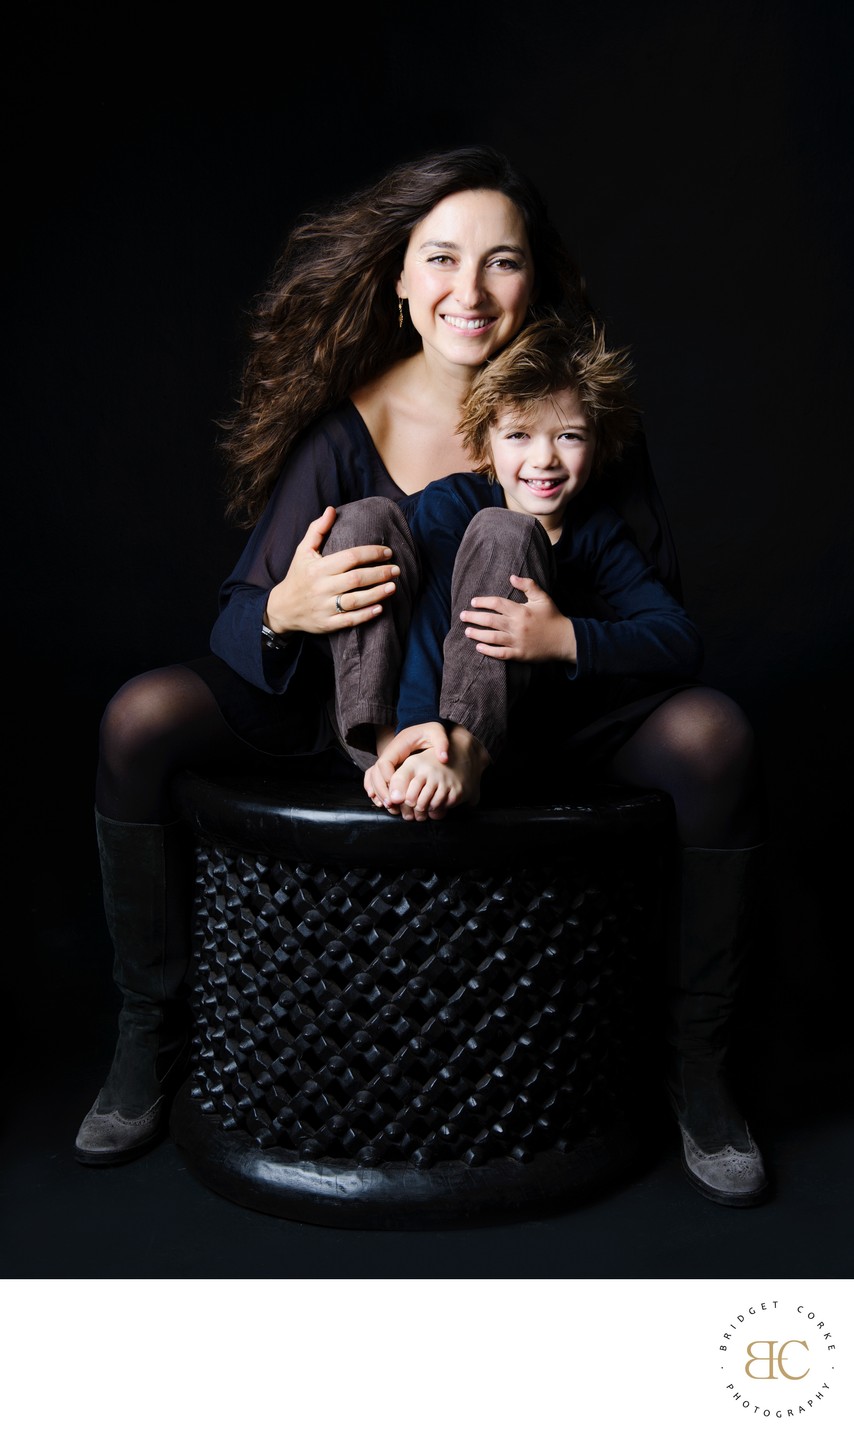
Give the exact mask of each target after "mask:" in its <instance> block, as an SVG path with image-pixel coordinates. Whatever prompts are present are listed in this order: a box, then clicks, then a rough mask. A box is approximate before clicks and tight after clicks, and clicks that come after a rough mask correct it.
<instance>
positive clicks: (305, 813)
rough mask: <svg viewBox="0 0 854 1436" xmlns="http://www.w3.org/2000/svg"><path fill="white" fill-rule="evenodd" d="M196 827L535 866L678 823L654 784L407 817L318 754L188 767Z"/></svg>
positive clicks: (317, 850)
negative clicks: (320, 767)
mask: <svg viewBox="0 0 854 1436" xmlns="http://www.w3.org/2000/svg"><path fill="white" fill-rule="evenodd" d="M174 788H175V796H176V800H177V803H178V807H179V811H180V813H181V815H182V817H183V818H184V820H185V821H186V822H187V823H188V824H189V825H190V827H191V828H192V829H193V831H194V832H195V833H196V834H197V835H199V836H202V837H206V838H208V839H213V840H215V841H219V842H222V843H224V844H226V846H229V847H237V848H239V849H248V850H249V851H251V852H256V853H258V852H261V853H271V854H274V855H276V856H279V857H287V858H297V859H301V860H302V861H306V862H312V861H321V862H343V863H345V864H346V865H347V866H348V867H366V866H368V865H373V864H379V865H381V866H389V867H399V868H401V869H407V868H412V867H426V868H441V867H443V866H446V865H447V866H451V867H454V868H459V867H460V866H461V865H464V866H467V867H471V868H474V867H480V866H484V865H491V864H493V863H496V862H502V863H504V864H507V865H510V866H514V865H519V866H530V864H531V863H532V862H543V861H548V860H551V861H555V860H557V859H562V858H564V857H565V856H567V855H568V853H569V852H571V851H572V850H573V849H574V848H577V849H578V850H579V851H587V850H588V849H589V847H590V845H591V844H592V843H596V844H600V843H601V844H605V845H607V846H609V847H610V846H611V845H613V844H615V843H632V842H634V843H637V842H643V843H649V842H650V841H659V842H662V843H663V842H664V841H665V839H666V838H667V837H668V836H669V835H670V834H671V833H672V829H673V807H672V803H671V800H670V798H669V797H668V796H667V795H666V794H664V793H661V792H658V791H655V790H651V789H650V790H644V789H637V788H629V787H622V786H619V785H609V784H597V785H595V786H594V785H591V786H589V787H583V788H582V787H579V788H578V790H577V791H575V790H573V793H572V794H571V795H569V794H564V793H561V794H560V795H559V796H558V797H556V800H555V801H554V802H538V801H531V800H530V799H526V798H525V797H523V796H521V795H515V794H514V795H510V794H506V793H500V792H495V791H493V792H491V793H489V794H487V795H485V796H484V798H483V799H482V801H481V803H480V804H479V805H478V806H477V807H474V808H472V807H463V808H458V809H456V810H454V811H452V812H451V813H449V814H448V815H447V817H445V818H443V819H440V820H438V821H437V820H435V819H428V820H427V821H426V822H418V823H416V822H404V821H403V819H402V818H399V817H393V816H392V815H391V814H390V813H385V812H383V811H382V810H381V809H379V808H375V807H374V805H373V804H372V803H371V801H370V799H369V798H368V796H367V794H366V793H365V791H364V789H363V787H362V778H361V774H360V773H358V772H357V771H356V770H355V769H354V771H353V775H352V777H351V775H350V774H349V773H335V774H323V773H315V772H312V771H311V764H310V762H307V763H306V764H303V765H299V766H298V765H297V763H296V762H295V763H294V765H293V766H291V765H290V764H289V765H288V770H287V772H286V773H285V772H283V773H282V774H279V773H269V772H262V773H252V772H247V771H243V770H235V769H226V768H217V769H216V770H215V771H214V770H211V771H210V772H205V773H202V772H197V771H195V770H190V769H188V770H186V771H184V772H182V773H180V774H179V775H178V777H177V778H176V780H175V784H174Z"/></svg>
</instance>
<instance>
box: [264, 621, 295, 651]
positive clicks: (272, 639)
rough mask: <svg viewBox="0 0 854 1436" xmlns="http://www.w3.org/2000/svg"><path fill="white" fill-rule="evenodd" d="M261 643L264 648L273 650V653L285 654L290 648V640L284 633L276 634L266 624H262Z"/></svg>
mask: <svg viewBox="0 0 854 1436" xmlns="http://www.w3.org/2000/svg"><path fill="white" fill-rule="evenodd" d="M261 643H262V645H263V646H264V648H268V649H271V650H272V652H273V653H284V651H285V649H286V648H287V646H288V640H287V638H286V637H285V635H284V634H283V633H274V632H273V630H272V628H268V627H267V625H266V623H262V624H261Z"/></svg>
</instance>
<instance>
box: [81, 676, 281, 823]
mask: <svg viewBox="0 0 854 1436" xmlns="http://www.w3.org/2000/svg"><path fill="white" fill-rule="evenodd" d="M232 760H234V761H238V762H241V763H247V762H251V761H253V753H252V750H251V749H250V748H249V747H248V746H247V744H245V743H243V742H241V740H240V739H239V738H237V737H236V736H235V734H234V733H232V731H231V729H230V728H229V727H228V724H227V723H226V722H225V719H224V718H223V717H222V715H221V713H220V711H219V707H218V706H217V703H216V700H215V698H214V696H213V694H212V693H211V691H210V689H209V688H208V686H207V684H206V683H205V682H204V681H203V680H202V679H201V678H200V677H199V676H198V674H196V673H194V672H193V671H192V669H189V668H185V667H183V666H182V665H181V664H175V665H174V666H172V667H169V668H155V669H153V670H152V671H151V672H149V673H141V674H139V675H138V676H137V677H136V678H131V679H130V680H129V681H128V682H127V683H125V684H124V686H123V687H122V688H120V689H119V691H118V692H117V693H116V694H115V695H114V697H113V698H112V699H111V700H110V702H109V704H108V705H107V708H106V710H105V712H104V716H103V718H102V720H101V733H100V748H99V759H98V772H97V776H96V780H95V806H96V808H97V809H98V811H99V812H100V813H102V814H103V816H104V817H105V818H112V819H113V820H114V821H116V822H120V823H168V822H170V821H171V820H172V819H173V818H174V817H175V816H176V814H175V811H174V808H173V805H172V800H171V795H170V785H171V781H172V778H173V777H174V775H175V774H176V773H177V772H179V771H180V769H181V768H184V767H187V766H189V765H196V764H200V763H209V762H218V761H219V762H225V761H232ZM255 761H261V760H260V759H258V760H255Z"/></svg>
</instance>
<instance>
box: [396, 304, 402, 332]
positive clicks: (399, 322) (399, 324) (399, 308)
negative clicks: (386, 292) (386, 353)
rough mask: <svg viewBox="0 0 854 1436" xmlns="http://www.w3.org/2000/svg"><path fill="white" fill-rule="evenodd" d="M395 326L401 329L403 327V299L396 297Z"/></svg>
mask: <svg viewBox="0 0 854 1436" xmlns="http://www.w3.org/2000/svg"><path fill="white" fill-rule="evenodd" d="M397 327H398V329H402V328H403V300H402V299H398V301H397Z"/></svg>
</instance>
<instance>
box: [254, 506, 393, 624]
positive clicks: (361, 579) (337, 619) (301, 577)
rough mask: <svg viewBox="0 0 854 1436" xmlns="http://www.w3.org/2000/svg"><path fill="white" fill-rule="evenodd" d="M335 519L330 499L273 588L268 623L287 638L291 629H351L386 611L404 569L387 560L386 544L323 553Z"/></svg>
mask: <svg viewBox="0 0 854 1436" xmlns="http://www.w3.org/2000/svg"><path fill="white" fill-rule="evenodd" d="M334 522H335V509H334V508H333V507H332V505H331V504H330V506H329V507H328V508H327V509H325V510H324V512H323V513H322V514H321V516H320V518H319V519H315V520H314V522H313V523H310V524H309V526H308V528H307V529H306V532H305V537H304V538H303V539H302V540H301V542H300V543H299V544H298V545H297V547H296V550H295V551H294V556H293V558H292V560H291V565H290V568H289V569H288V571H287V573H286V574H285V576H284V578H283V579H282V580H281V582H280V583H277V584H275V585H274V587H273V588H271V589H270V593H269V595H268V598H267V609H266V612H265V615H264V622H265V624H266V625H267V627H268V628H271V629H272V630H273V632H274V633H278V634H281V635H282V636H283V637H285V636H287V634H289V633H334V632H335V631H336V630H337V629H339V628H352V627H353V626H354V625H355V624H357V623H367V622H368V620H369V619H371V618H376V617H377V614H379V613H382V602H381V600H382V599H384V598H388V597H389V595H390V594H392V593H394V591H395V584H394V582H393V580H394V579H395V578H396V577H397V576H398V574H399V573H400V569H399V568H398V566H397V564H395V563H389V562H388V560H389V559H391V557H392V552H391V549H390V548H386V547H385V546H384V545H383V544H362V545H360V546H359V547H357V548H345V549H342V550H341V552H340V553H330V554H325V555H324V554H322V553H321V549H322V547H323V544H324V542H325V541H326V539H327V538H328V536H329V533H330V531H331V529H332V525H333V524H334ZM384 560H385V562H384ZM336 598H337V599H338V600H339V602H340V605H341V608H340V611H339V609H338V608H337V607H336V602H335V600H336Z"/></svg>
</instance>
